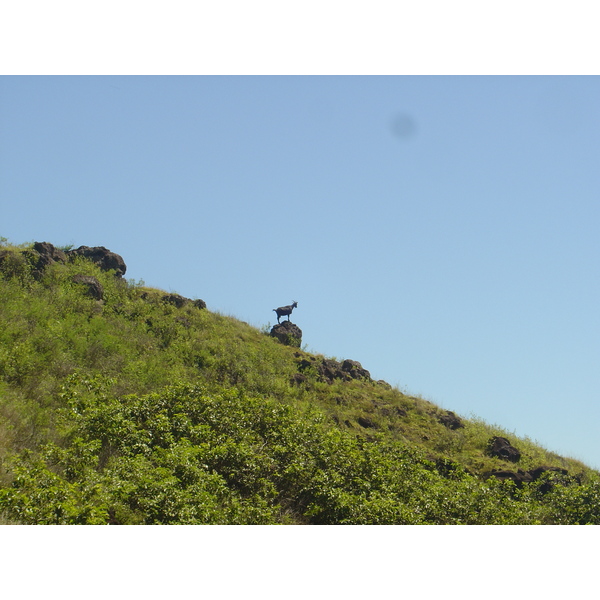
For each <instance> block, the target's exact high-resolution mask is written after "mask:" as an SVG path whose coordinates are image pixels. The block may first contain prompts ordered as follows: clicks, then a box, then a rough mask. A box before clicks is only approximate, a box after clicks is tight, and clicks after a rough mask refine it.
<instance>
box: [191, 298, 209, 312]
mask: <svg viewBox="0 0 600 600" xmlns="http://www.w3.org/2000/svg"><path fill="white" fill-rule="evenodd" d="M192 304H193V305H194V306H195V307H196V308H199V309H200V310H202V309H205V308H206V302H204V300H200V299H198V300H194V301H193V302H192Z"/></svg>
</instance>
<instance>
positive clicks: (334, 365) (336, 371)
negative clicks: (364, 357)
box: [298, 354, 372, 383]
mask: <svg viewBox="0 0 600 600" xmlns="http://www.w3.org/2000/svg"><path fill="white" fill-rule="evenodd" d="M300 357H301V355H300V354H299V355H298V358H300ZM298 371H299V372H300V373H310V372H311V371H312V372H313V373H316V374H317V378H318V379H319V381H323V382H325V383H333V382H334V381H335V380H336V379H341V380H342V381H351V380H352V379H360V380H363V381H372V380H371V374H370V373H369V371H367V370H366V369H363V367H362V365H361V364H360V363H359V362H358V361H356V360H349V359H346V360H344V361H343V362H341V363H340V362H338V361H337V360H333V359H332V358H317V357H316V356H310V355H305V356H304V355H302V357H301V360H300V361H299V362H298Z"/></svg>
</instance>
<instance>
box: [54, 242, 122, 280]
mask: <svg viewBox="0 0 600 600" xmlns="http://www.w3.org/2000/svg"><path fill="white" fill-rule="evenodd" d="M66 254H67V257H68V258H69V259H73V258H76V257H78V256H83V257H84V258H87V259H89V260H91V261H92V262H93V263H95V264H97V265H98V266H99V267H100V268H101V269H102V270H103V271H112V270H114V272H115V275H116V276H117V277H123V275H125V271H127V265H125V261H124V260H123V258H122V257H121V256H120V255H119V254H116V253H115V252H111V251H110V250H107V249H106V248H105V247H104V246H94V247H93V248H90V247H89V246H79V248H76V249H75V250H69V251H68V252H67V253H66Z"/></svg>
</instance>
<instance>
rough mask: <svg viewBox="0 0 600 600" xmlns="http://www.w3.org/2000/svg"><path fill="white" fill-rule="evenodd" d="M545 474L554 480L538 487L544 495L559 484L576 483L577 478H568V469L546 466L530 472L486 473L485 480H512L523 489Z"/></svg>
mask: <svg viewBox="0 0 600 600" xmlns="http://www.w3.org/2000/svg"><path fill="white" fill-rule="evenodd" d="M545 473H551V474H552V479H547V480H546V481H543V482H542V484H541V485H540V486H539V487H538V491H539V492H541V493H542V494H547V493H548V492H549V491H550V490H551V489H552V488H553V487H554V485H555V484H557V483H558V484H561V485H569V484H571V483H573V482H574V481H575V478H573V477H568V476H567V475H568V471H567V470H566V469H561V468H559V467H545V466H542V467H537V468H535V469H531V470H530V471H521V469H519V470H518V471H517V472H514V471H501V470H495V469H494V470H493V471H488V472H487V473H484V478H485V479H488V478H489V477H496V478H497V479H501V480H503V481H506V480H510V481H514V482H515V484H516V485H517V487H522V485H523V484H524V483H531V482H534V481H537V480H538V479H539V478H540V477H541V476H542V475H543V474H545Z"/></svg>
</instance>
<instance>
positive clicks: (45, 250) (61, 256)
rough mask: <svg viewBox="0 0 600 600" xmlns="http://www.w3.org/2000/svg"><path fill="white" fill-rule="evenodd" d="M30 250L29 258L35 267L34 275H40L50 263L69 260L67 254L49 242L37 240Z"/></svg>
mask: <svg viewBox="0 0 600 600" xmlns="http://www.w3.org/2000/svg"><path fill="white" fill-rule="evenodd" d="M29 252H30V254H29V260H30V262H31V265H32V267H33V271H34V276H40V275H41V274H42V272H43V271H44V269H45V268H46V267H48V266H49V265H53V264H55V263H57V262H60V263H65V262H67V255H66V254H65V253H64V252H63V251H62V250H60V249H59V248H55V247H54V246H53V245H52V244H50V243H49V242H36V243H35V244H34V245H33V250H30V251H29Z"/></svg>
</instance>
